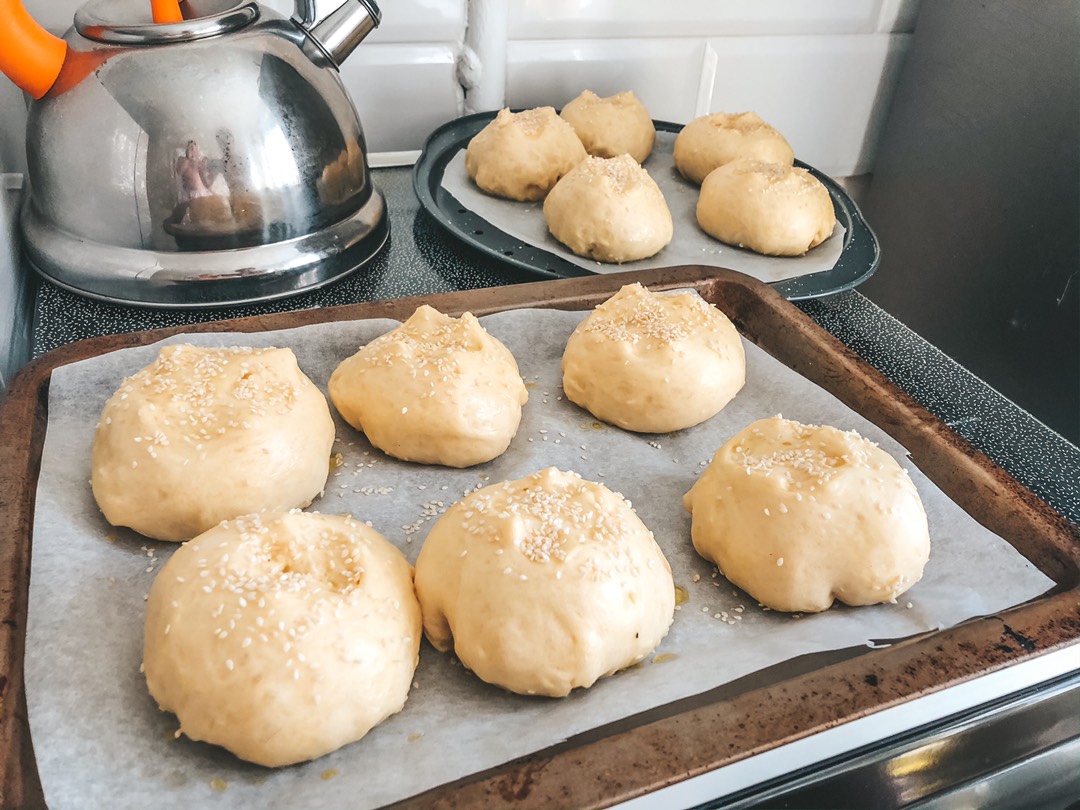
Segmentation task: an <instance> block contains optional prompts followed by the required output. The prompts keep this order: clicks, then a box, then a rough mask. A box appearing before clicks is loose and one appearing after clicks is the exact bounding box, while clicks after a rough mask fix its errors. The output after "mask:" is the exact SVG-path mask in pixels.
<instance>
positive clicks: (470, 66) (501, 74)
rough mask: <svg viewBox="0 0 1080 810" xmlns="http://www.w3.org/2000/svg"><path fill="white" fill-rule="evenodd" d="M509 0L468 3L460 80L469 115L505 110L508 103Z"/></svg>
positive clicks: (458, 72) (481, 0) (459, 59)
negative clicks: (507, 40)
mask: <svg viewBox="0 0 1080 810" xmlns="http://www.w3.org/2000/svg"><path fill="white" fill-rule="evenodd" d="M509 5H510V4H509V3H508V2H506V0H468V2H467V4H466V9H465V41H464V43H463V44H462V51H461V55H460V56H459V57H458V62H457V78H458V82H459V83H460V84H461V87H462V90H463V91H464V93H465V112H466V113H474V112H484V111H487V110H498V109H501V108H502V107H503V106H504V105H505V103H506V39H507V19H508V6H509Z"/></svg>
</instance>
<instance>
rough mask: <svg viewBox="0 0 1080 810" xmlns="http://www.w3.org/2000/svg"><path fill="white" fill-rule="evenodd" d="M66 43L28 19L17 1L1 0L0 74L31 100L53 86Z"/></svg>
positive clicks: (31, 19) (63, 56) (65, 50)
mask: <svg viewBox="0 0 1080 810" xmlns="http://www.w3.org/2000/svg"><path fill="white" fill-rule="evenodd" d="M66 56H67V43H66V42H64V40H62V39H60V38H59V37H56V36H53V35H52V34H50V33H49V32H48V31H46V30H45V29H44V28H42V27H41V26H40V25H38V24H37V23H36V22H34V18H33V17H31V16H30V15H29V14H28V13H27V11H26V9H25V8H23V4H22V3H21V2H20V0H0V71H2V72H3V73H5V74H6V75H7V77H8V78H9V79H11V80H12V81H13V82H15V84H17V85H18V86H19V87H20V88H22V89H23V90H25V91H26V92H27V93H29V94H30V95H31V96H33V97H34V98H41V97H42V96H43V95H45V94H46V93H47V92H49V88H51V87H52V86H53V83H54V82H55V81H56V77H57V76H59V75H60V68H62V67H63V66H64V59H65V57H66Z"/></svg>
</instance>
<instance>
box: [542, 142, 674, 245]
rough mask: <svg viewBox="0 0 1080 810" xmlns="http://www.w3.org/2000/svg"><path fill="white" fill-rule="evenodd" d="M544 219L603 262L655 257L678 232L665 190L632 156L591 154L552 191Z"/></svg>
mask: <svg viewBox="0 0 1080 810" xmlns="http://www.w3.org/2000/svg"><path fill="white" fill-rule="evenodd" d="M544 220H545V221H546V222H547V226H548V230H549V231H551V235H552V236H554V237H555V238H556V239H558V240H559V241H560V242H562V243H563V244H564V245H566V246H567V247H568V248H570V249H571V250H572V251H574V253H576V254H577V255H578V256H584V257H586V258H589V259H596V260H597V261H600V262H616V263H618V262H632V261H636V260H638V259H646V258H648V257H649V256H654V255H655V254H657V253H659V252H660V251H661V250H662V249H663V248H664V247H665V246H666V245H667V244H668V243H669V242H670V241H671V236H672V234H673V232H674V226H673V224H672V221H671V212H670V211H669V210H668V207H667V202H665V201H664V194H663V192H661V191H660V187H659V186H657V185H656V182H655V181H654V180H653V179H652V178H651V177H650V176H649V173H648V172H647V171H645V169H643V168H642V167H641V166H640V165H638V163H637V161H635V160H634V159H633V158H632V157H630V155H620V156H619V157H613V158H600V157H591V156H590V157H587V158H585V160H583V161H582V162H581V163H579V164H578V165H577V166H575V167H574V168H573V169H571V170H570V171H569V172H568V173H567V174H566V176H565V177H563V179H562V180H560V181H559V182H558V183H556V184H555V188H553V189H552V190H551V192H550V193H549V194H548V195H547V199H545V200H544Z"/></svg>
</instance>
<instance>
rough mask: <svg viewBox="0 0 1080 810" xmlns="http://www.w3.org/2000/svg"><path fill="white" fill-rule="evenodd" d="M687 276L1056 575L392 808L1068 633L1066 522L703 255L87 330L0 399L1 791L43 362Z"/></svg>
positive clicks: (743, 738) (630, 762) (595, 294)
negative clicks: (671, 262) (191, 321)
mask: <svg viewBox="0 0 1080 810" xmlns="http://www.w3.org/2000/svg"><path fill="white" fill-rule="evenodd" d="M630 281H640V282H641V283H643V284H645V285H647V286H649V287H650V288H652V289H655V290H664V289H675V288H693V289H696V290H697V291H698V292H699V293H700V294H701V295H702V296H703V297H704V298H705V299H706V300H708V301H710V302H712V303H715V304H717V305H718V306H719V307H720V308H721V309H723V310H724V311H725V312H726V313H728V315H729V316H730V317H731V318H732V320H733V321H734V323H735V324H736V326H738V328H739V330H740V331H741V332H742V334H743V335H744V336H745V337H746V338H747V339H749V340H751V341H752V342H754V343H756V344H758V345H759V346H761V347H762V348H764V349H765V350H766V351H768V352H769V353H770V354H772V355H773V356H775V357H777V358H778V359H779V360H781V361H782V362H784V363H785V364H786V365H788V366H790V367H791V368H793V369H794V370H796V371H798V372H799V373H801V374H803V375H804V376H805V377H807V378H809V379H811V380H812V381H814V382H816V383H817V384H818V385H821V386H822V387H823V388H825V389H826V390H828V391H830V392H831V393H832V394H834V395H835V396H837V397H838V398H839V399H840V400H842V401H843V402H844V403H845V404H846V405H848V406H849V407H851V408H853V409H854V410H855V411H857V412H859V413H861V414H862V415H863V416H865V417H867V418H868V419H870V420H871V421H873V422H874V423H876V424H877V425H878V426H879V427H881V428H882V429H884V430H885V431H886V432H888V433H889V434H890V435H892V436H893V437H894V438H895V439H896V440H897V441H899V442H900V443H902V444H903V445H904V446H905V447H906V448H907V449H908V451H909V452H910V454H911V458H912V461H913V462H914V463H915V464H916V465H917V466H918V467H919V468H920V469H921V470H922V471H923V472H925V473H926V474H927V475H928V477H930V478H931V479H932V480H933V481H934V482H935V483H936V484H937V485H938V486H939V487H940V488H941V489H942V490H943V491H944V492H945V493H946V494H947V495H949V496H950V497H951V498H952V499H953V500H954V501H956V502H957V503H958V504H959V505H960V506H961V507H962V508H964V509H965V510H966V511H968V512H969V513H970V514H972V515H973V516H974V517H976V518H977V519H978V520H979V521H980V522H981V523H983V524H984V525H985V526H987V527H988V528H989V529H991V530H992V531H994V532H996V533H997V534H998V535H1000V536H1001V537H1003V538H1004V539H1005V540H1007V541H1008V542H1009V543H1011V544H1012V545H1013V546H1014V547H1016V548H1017V549H1018V550H1019V551H1020V552H1021V553H1022V554H1024V555H1025V556H1026V557H1027V558H1028V559H1029V560H1031V561H1032V562H1033V563H1034V564H1035V565H1036V566H1037V567H1038V568H1039V569H1040V570H1042V571H1043V572H1044V573H1045V574H1047V575H1048V576H1049V577H1051V578H1052V579H1053V580H1054V582H1055V583H1056V587H1055V588H1054V589H1053V590H1051V591H1050V592H1049V593H1048V594H1046V595H1044V596H1042V597H1040V598H1037V599H1034V600H1032V601H1030V602H1028V603H1026V604H1024V605H1021V606H1017V607H1015V608H1011V609H1009V610H1006V611H1001V612H999V613H998V614H996V615H993V616H989V617H984V618H979V619H974V620H972V621H969V622H966V623H963V624H961V625H959V626H956V627H953V628H949V629H946V630H941V631H937V632H933V633H928V634H925V635H923V636H920V637H917V638H913V639H908V640H904V641H900V642H898V643H896V644H894V645H893V646H890V647H888V648H884V649H875V650H866V651H865V652H861V653H860V654H857V655H854V657H851V656H850V655H846V656H845V655H840V656H839V658H840V660H835V661H832V662H830V663H826V664H825V665H823V666H818V665H817V664H818V663H819V662H817V661H815V662H812V665H810V666H808V667H803V668H801V669H800V667H798V666H796V667H794V668H793V670H791V671H789V672H787V673H785V674H782V675H778V676H776V677H774V678H772V679H771V680H769V679H766V682H765V683H761V682H760V681H759V682H757V683H756V685H752V686H745V684H743V686H745V688H743V686H739V685H736V686H737V688H735V689H730V688H721V689H718V690H715V691H714V692H711V693H706V694H704V695H700V696H697V697H696V698H694V699H691V700H687V701H680V702H678V703H676V704H671V705H668V706H661V707H658V708H657V709H654V710H652V711H650V712H648V713H646V714H644V715H640V716H636V717H631V718H628V719H626V720H624V721H621V722H619V723H617V724H615V725H613V726H609V727H604V728H600V729H596V730H593V731H591V732H589V733H588V734H584V735H581V736H579V737H576V738H573V739H571V740H569V741H567V742H566V743H563V744H561V745H559V746H556V747H554V748H551V749H547V750H545V751H541V752H538V753H535V754H532V755H529V756H527V757H523V758H521V759H518V760H515V761H513V762H510V763H507V764H505V765H502V766H499V767H497V768H493V769H491V770H489V771H486V772H483V773H480V774H476V775H473V776H470V777H467V778H465V779H462V780H459V781H457V782H454V783H452V784H448V785H443V786H440V787H438V788H435V789H432V790H430V791H427V792H425V793H422V794H420V795H418V796H414V797H412V798H410V799H408V800H406V801H404V802H401V803H399V804H398V805H395V806H397V807H416V808H420V807H425V808H426V807H445V808H487V807H504V806H507V805H513V806H515V807H522V808H530V807H537V808H546V807H551V806H567V805H573V806H581V807H602V806H606V805H609V804H612V803H615V802H618V801H622V800H626V799H629V798H632V797H634V796H638V795H641V794H644V793H646V792H648V791H650V790H655V789H657V788H660V787H663V786H665V785H668V784H671V783H673V782H676V781H679V780H681V779H685V778H687V777H690V776H694V775H697V774H700V773H703V772H705V771H708V770H711V769H713V768H717V767H720V766H723V765H727V764H730V763H732V762H734V761H737V760H739V759H742V758H745V757H747V756H751V755H753V754H756V753H760V752H762V751H765V750H768V749H770V748H774V747H776V746H778V745H782V744H784V743H788V742H791V741H793V740H796V739H799V738H802V737H806V736H808V735H812V734H814V733H815V732H818V731H821V730H824V729H826V728H829V727H833V726H836V725H838V724H841V723H843V722H846V721H850V720H853V719H856V718H859V717H862V716H865V715H867V714H871V713H873V712H875V711H878V710H880V709H883V708H886V707H888V706H892V705H896V704H898V703H901V702H903V701H905V700H909V699H911V698H915V697H918V696H921V695H924V694H926V693H929V692H932V691H936V690H939V689H942V688H945V687H947V686H950V685H953V684H956V683H959V682H962V681H964V680H968V679H970V678H973V677H976V676H979V675H982V674H986V673H988V672H991V671H993V670H996V669H999V668H1001V667H1005V666H1008V665H1010V664H1014V663H1018V662H1021V661H1024V660H1027V659H1030V658H1033V657H1035V656H1038V655H1041V654H1043V653H1046V652H1049V651H1052V650H1055V649H1059V648H1061V647H1064V646H1066V645H1070V644H1074V643H1076V642H1077V640H1078V639H1080V589H1078V587H1077V583H1078V581H1080V576H1078V563H1080V529H1078V527H1076V526H1074V525H1072V524H1070V523H1069V522H1068V521H1066V520H1065V519H1064V518H1062V517H1061V516H1059V515H1058V514H1056V513H1055V512H1053V510H1051V509H1050V508H1049V507H1048V506H1047V505H1046V504H1045V503H1044V502H1042V501H1040V500H1039V499H1038V498H1037V497H1036V496H1035V495H1034V494H1032V493H1031V492H1030V491H1029V490H1027V489H1025V488H1024V487H1022V486H1021V485H1020V484H1018V483H1017V482H1016V481H1015V480H1013V479H1012V478H1011V477H1009V476H1008V475H1007V474H1006V473H1005V472H1004V471H1003V470H1001V469H1000V468H999V467H997V466H995V465H994V464H993V463H992V462H990V461H989V460H988V459H987V458H986V457H985V456H983V455H981V454H980V453H978V452H977V451H975V450H974V449H973V448H972V447H971V446H970V445H969V444H967V443H966V442H965V441H964V440H963V439H961V438H960V437H958V436H957V435H955V434H954V433H952V432H951V431H950V430H949V429H948V428H947V427H946V426H945V425H944V424H943V423H941V422H940V421H939V420H938V419H937V418H936V417H935V416H933V415H932V414H931V413H929V412H928V411H926V410H925V409H924V408H922V407H921V406H919V405H918V404H917V403H916V402H914V400H912V399H911V398H910V397H909V396H908V395H906V394H905V393H904V392H902V391H901V390H899V389H898V388H896V387H895V386H894V385H893V384H891V383H890V382H888V381H887V380H886V379H885V378H884V377H883V376H882V375H881V374H880V373H879V372H877V371H876V370H874V369H872V368H871V367H870V366H869V365H867V364H866V363H865V362H864V361H862V360H861V359H860V358H858V357H857V356H856V355H855V354H854V353H853V352H851V351H850V350H848V349H847V348H845V347H844V346H843V345H842V344H840V343H839V342H838V341H837V340H836V339H835V338H833V337H832V336H831V335H829V334H828V333H826V332H825V331H824V330H822V329H821V328H820V327H819V326H817V324H815V323H814V322H813V321H812V320H810V319H809V318H808V317H807V316H806V315H805V314H803V313H802V312H801V311H799V310H798V309H797V308H796V307H794V306H792V305H791V304H790V303H788V302H787V301H785V300H784V299H783V298H782V297H781V296H780V295H779V294H778V293H777V292H776V291H775V290H773V289H771V288H770V287H768V286H767V285H764V284H762V283H760V282H757V281H754V280H753V279H750V278H748V277H747V276H744V275H742V274H739V273H734V272H732V271H727V270H721V269H717V268H711V267H709V268H707V267H699V266H692V267H679V268H667V269H663V270H650V271H646V272H636V273H635V272H631V273H619V274H611V275H602V276H601V275H597V276H591V277H589V278H578V279H565V280H561V281H551V282H543V283H534V284H523V285H516V286H509V287H499V288H492V289H483V290H474V291H469V292H461V293H449V294H444V295H438V296H433V297H428V298H424V299H420V298H407V299H399V300H395V301H383V302H374V303H365V304H352V305H348V306H343V307H334V308H327V309H317V310H306V311H301V312H292V313H284V314H276V315H263V316H256V317H249V318H240V319H235V320H229V321H215V322H211V323H206V324H200V325H194V326H177V327H170V328H167V329H158V330H152V331H144V332H136V333H132V334H124V335H113V336H107V337H100V338H93V339H90V340H85V341H82V342H79V343H75V344H71V345H68V346H64V347H62V348H59V349H56V350H54V351H52V352H50V353H48V354H47V355H44V356H42V357H41V358H39V359H37V360H35V361H34V362H32V363H31V364H30V365H28V366H27V367H26V368H25V369H24V370H23V371H22V372H20V373H19V375H17V377H16V378H15V380H14V381H13V383H12V386H11V388H10V390H9V392H8V396H7V399H6V400H5V401H4V402H3V404H2V405H0V537H3V538H4V540H3V542H2V543H0V667H2V669H0V805H2V806H4V807H9V806H29V807H38V806H44V798H43V795H42V791H41V785H40V782H39V780H38V776H37V771H36V767H35V763H34V754H33V740H32V738H31V733H30V728H29V724H28V721H27V715H26V701H25V692H24V683H23V669H22V664H23V654H24V642H25V631H26V618H27V617H26V610H27V594H28V584H29V582H28V580H29V570H30V554H31V544H32V542H31V538H32V531H33V514H34V498H35V491H36V482H37V474H38V470H39V467H40V460H41V451H42V445H43V441H44V436H45V427H46V424H47V420H48V389H49V379H50V374H51V372H52V370H53V369H55V368H57V367H58V366H61V365H64V364H67V363H71V362H75V361H77V360H82V359H85V358H87V357H92V356H96V355H99V354H103V353H105V352H109V351H113V350H116V349H121V348H127V347H131V346H140V345H146V344H148V343H152V342H154V341H157V340H160V339H161V338H163V337H166V336H168V335H172V334H177V333H181V332H188V333H190V332H222V331H235V332H259V331H265V330H272V329H285V328H291V327H295V326H303V325H307V324H311V323H317V322H334V321H344V320H351V319H360V318H376V317H380V318H381V317H389V318H397V319H404V318H406V317H407V316H408V315H410V314H411V313H412V312H413V310H414V309H415V308H416V306H418V305H419V303H421V302H422V301H423V302H427V303H430V304H432V305H434V306H436V307H437V308H439V309H440V310H442V311H445V312H448V313H453V314H458V313H460V312H462V311H465V310H469V311H471V312H473V313H475V314H477V315H485V314H490V313H493V312H498V311H501V310H506V309H513V308H521V307H551V308H561V309H589V308H592V307H594V306H595V305H597V304H598V303H600V302H602V301H603V300H605V299H606V298H608V297H609V296H610V295H612V294H613V293H614V292H616V291H617V290H618V289H619V287H621V286H622V285H623V284H626V283H629V282H630Z"/></svg>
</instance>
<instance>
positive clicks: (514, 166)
mask: <svg viewBox="0 0 1080 810" xmlns="http://www.w3.org/2000/svg"><path fill="white" fill-rule="evenodd" d="M585 155H586V152H585V147H584V146H582V145H581V139H580V138H578V136H577V134H576V133H575V132H574V129H573V127H571V126H570V125H569V124H568V123H566V122H565V121H564V120H563V119H561V118H559V116H558V115H557V114H556V113H555V109H554V108H553V107H537V108H536V109H533V110H524V111H523V112H519V113H512V112H510V110H506V109H504V110H500V111H499V114H498V115H496V116H495V118H494V119H493V120H492V121H491V123H490V124H488V125H487V126H486V127H484V128H483V129H482V130H480V131H479V132H478V133H476V135H475V136H474V137H473V139H472V140H470V141H469V145H468V146H467V147H466V148H465V171H467V172H468V174H469V177H470V178H472V180H473V181H474V182H475V183H476V185H477V186H479V187H480V188H481V189H483V190H484V191H486V192H488V193H489V194H494V195H495V196H497V197H506V198H508V199H511V200H523V201H524V200H542V199H543V198H544V197H545V196H546V195H547V193H548V192H549V191H550V190H551V187H552V186H554V185H555V184H556V183H557V182H558V181H559V178H560V177H562V176H563V175H564V174H566V173H567V172H568V171H570V170H571V169H572V168H574V166H576V165H577V164H578V163H580V162H581V161H583V160H584V159H585Z"/></svg>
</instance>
